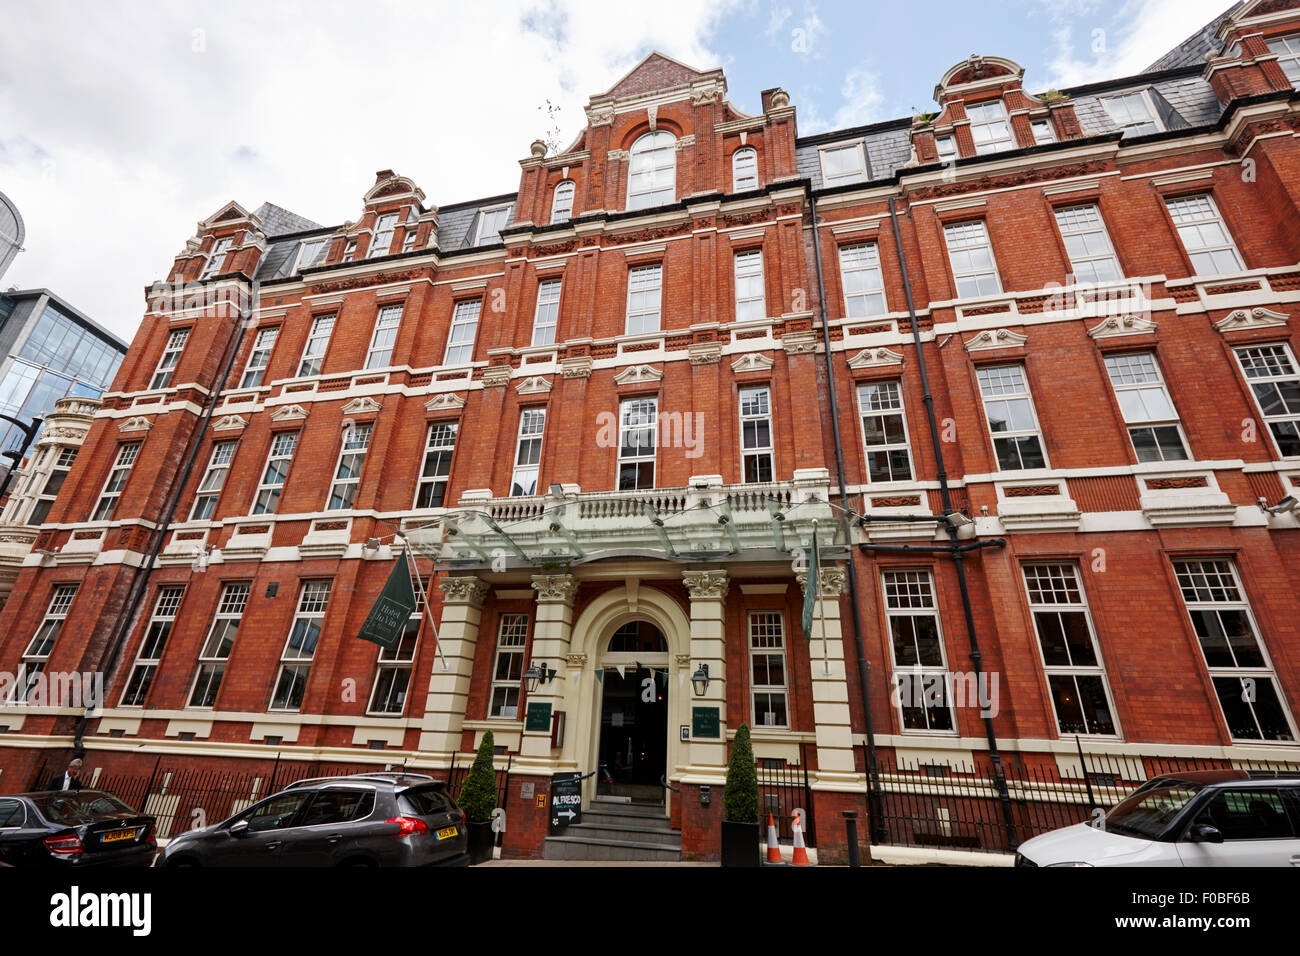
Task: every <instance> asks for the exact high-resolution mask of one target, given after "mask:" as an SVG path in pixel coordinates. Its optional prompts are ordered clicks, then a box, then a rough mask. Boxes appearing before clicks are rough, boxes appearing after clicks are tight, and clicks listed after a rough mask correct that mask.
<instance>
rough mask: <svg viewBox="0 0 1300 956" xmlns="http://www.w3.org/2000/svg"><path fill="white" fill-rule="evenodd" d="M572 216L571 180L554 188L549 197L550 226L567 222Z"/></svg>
mask: <svg viewBox="0 0 1300 956" xmlns="http://www.w3.org/2000/svg"><path fill="white" fill-rule="evenodd" d="M572 216H573V180H572V179H566V180H565V181H564V182H562V183H560V184H559V185H557V186H556V187H555V195H554V196H553V197H551V225H554V224H555V223H557V222H568V221H569V219H570V218H572Z"/></svg>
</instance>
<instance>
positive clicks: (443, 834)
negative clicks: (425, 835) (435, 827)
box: [437, 827, 460, 840]
mask: <svg viewBox="0 0 1300 956" xmlns="http://www.w3.org/2000/svg"><path fill="white" fill-rule="evenodd" d="M458 833H460V831H459V830H457V829H456V828H455V827H443V828H442V829H441V830H439V831H438V833H437V836H438V839H439V840H450V839H451V838H452V837H454V836H456V835H457V834H458Z"/></svg>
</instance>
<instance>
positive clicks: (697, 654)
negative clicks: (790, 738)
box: [682, 571, 727, 783]
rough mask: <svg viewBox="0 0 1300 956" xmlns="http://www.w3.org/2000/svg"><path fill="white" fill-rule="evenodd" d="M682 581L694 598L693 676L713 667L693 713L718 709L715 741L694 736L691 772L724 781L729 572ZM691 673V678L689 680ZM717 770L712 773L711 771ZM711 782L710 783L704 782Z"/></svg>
mask: <svg viewBox="0 0 1300 956" xmlns="http://www.w3.org/2000/svg"><path fill="white" fill-rule="evenodd" d="M682 580H683V581H685V582H686V589H687V590H688V591H689V592H690V595H691V663H690V664H689V665H688V666H689V670H690V674H694V673H695V669H696V668H697V667H699V666H700V665H701V664H707V665H708V667H709V689H708V691H707V692H706V693H705V695H704V696H703V697H697V696H695V689H694V688H693V687H692V688H691V689H690V695H691V710H692V712H693V711H694V708H696V707H716V708H717V709H718V734H719V736H718V737H717V738H714V739H709V738H703V739H700V740H696V739H695V734H694V732H692V734H691V745H690V751H689V752H690V771H689V772H690V773H692V775H698V774H699V773H700V772H701V771H703V772H704V773H705V775H708V776H715V775H716V776H719V779H718V780H717V781H714V782H718V783H720V782H721V776H720V775H725V768H726V765H727V642H726V634H725V632H724V630H723V619H724V613H725V611H726V601H727V572H726V571H683V572H682ZM690 674H688V675H687V677H688V681H689V677H690ZM711 770H712V771H714V773H713V774H710V771H711ZM704 782H708V781H704Z"/></svg>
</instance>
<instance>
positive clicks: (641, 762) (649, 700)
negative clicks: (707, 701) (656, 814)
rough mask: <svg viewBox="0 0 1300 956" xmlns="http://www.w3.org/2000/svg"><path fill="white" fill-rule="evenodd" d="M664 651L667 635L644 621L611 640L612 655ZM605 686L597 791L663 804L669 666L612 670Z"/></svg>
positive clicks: (630, 626)
mask: <svg viewBox="0 0 1300 956" xmlns="http://www.w3.org/2000/svg"><path fill="white" fill-rule="evenodd" d="M633 629H639V633H637V632H636V631H633ZM625 631H633V633H624V632H625ZM660 647H663V649H664V650H666V649H667V646H666V644H664V643H663V635H661V634H660V633H659V632H658V631H657V630H656V629H655V628H654V627H652V626H651V625H649V624H645V623H638V624H632V625H628V626H626V627H624V628H621V629H620V630H619V632H618V633H617V634H615V635H614V639H613V640H612V641H611V642H610V650H611V651H623V652H627V651H634V650H642V651H646V652H648V653H653V652H655V651H657V650H658V649H659V648H660ZM625 649H626V650H625ZM601 683H602V685H603V686H602V691H601V708H600V773H599V774H598V775H597V778H596V779H597V785H596V792H597V793H600V794H608V795H610V796H620V797H628V798H630V799H632V800H634V801H636V802H637V803H663V796H664V792H663V787H662V786H661V785H660V783H659V780H660V778H661V777H662V776H663V775H664V773H665V771H666V770H667V767H668V674H667V668H666V667H664V666H659V667H653V666H649V665H645V664H643V665H641V667H640V668H638V667H637V666H636V665H635V664H633V665H630V666H627V667H625V668H624V672H623V675H622V676H620V675H619V673H618V671H617V670H615V669H614V668H608V667H607V668H606V669H605V670H604V675H603V679H602V682H601Z"/></svg>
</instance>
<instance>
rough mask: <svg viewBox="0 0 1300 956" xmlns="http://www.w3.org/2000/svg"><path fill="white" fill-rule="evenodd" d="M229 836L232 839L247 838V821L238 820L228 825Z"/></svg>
mask: <svg viewBox="0 0 1300 956" xmlns="http://www.w3.org/2000/svg"><path fill="white" fill-rule="evenodd" d="M230 835H231V836H232V837H245V836H248V821H247V820H238V821H236V822H235V823H232V824H231V825H230Z"/></svg>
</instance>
